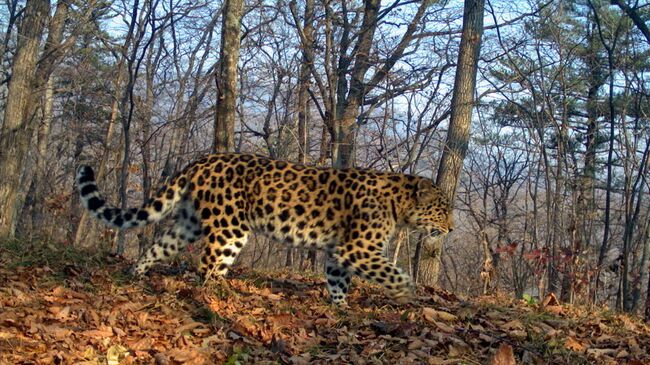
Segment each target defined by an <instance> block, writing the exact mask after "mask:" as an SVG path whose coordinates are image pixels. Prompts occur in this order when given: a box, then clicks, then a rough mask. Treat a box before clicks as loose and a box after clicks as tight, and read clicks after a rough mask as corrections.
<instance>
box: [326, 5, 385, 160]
mask: <svg viewBox="0 0 650 365" xmlns="http://www.w3.org/2000/svg"><path fill="white" fill-rule="evenodd" d="M364 3H365V4H364V12H363V22H362V24H361V29H362V31H361V33H360V35H359V41H358V43H357V45H356V48H357V50H356V57H355V62H354V67H353V68H352V72H351V74H350V91H349V92H348V95H347V97H346V100H345V102H344V103H343V104H344V107H343V108H342V110H341V113H340V115H337V116H336V118H335V124H336V126H335V128H334V130H335V137H336V139H335V140H334V141H332V142H333V143H332V158H333V159H335V160H334V161H333V165H334V167H336V168H345V167H351V166H353V165H354V143H355V139H356V138H355V137H356V132H357V127H358V125H357V117H358V116H359V112H360V111H359V107H360V106H361V104H362V103H363V99H364V96H365V94H366V92H367V90H366V85H365V83H364V78H365V75H366V72H367V71H368V69H369V68H370V50H371V49H372V41H373V38H374V36H375V30H376V29H377V16H378V14H379V7H380V6H381V1H379V0H365V1H364Z"/></svg>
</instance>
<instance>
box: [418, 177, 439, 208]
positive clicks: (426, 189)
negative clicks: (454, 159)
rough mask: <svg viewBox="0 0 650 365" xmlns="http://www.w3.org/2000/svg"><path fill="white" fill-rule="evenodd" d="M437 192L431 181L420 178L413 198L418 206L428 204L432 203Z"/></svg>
mask: <svg viewBox="0 0 650 365" xmlns="http://www.w3.org/2000/svg"><path fill="white" fill-rule="evenodd" d="M437 194H438V191H437V189H436V188H435V187H434V186H433V181H431V180H429V179H426V178H421V179H420V180H419V181H418V183H417V186H416V192H415V198H416V199H417V201H418V204H428V203H430V202H432V201H433V200H434V199H435V197H436V196H437Z"/></svg>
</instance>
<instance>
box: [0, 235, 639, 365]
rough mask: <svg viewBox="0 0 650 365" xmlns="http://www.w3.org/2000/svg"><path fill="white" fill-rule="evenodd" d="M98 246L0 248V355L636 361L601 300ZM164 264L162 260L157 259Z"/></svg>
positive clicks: (629, 334) (623, 319)
mask: <svg viewBox="0 0 650 365" xmlns="http://www.w3.org/2000/svg"><path fill="white" fill-rule="evenodd" d="M127 267H128V264H127V263H124V262H121V261H120V260H115V259H113V258H111V257H110V256H106V255H102V254H99V253H87V252H77V251H74V250H72V249H64V248H57V247H53V246H47V245H44V246H27V247H25V245H19V244H18V243H16V242H14V243H5V244H3V245H2V246H1V247H0V280H1V281H2V284H1V286H0V364H34V363H37V364H72V363H74V364H107V363H108V364H118V363H119V364H151V363H156V364H180V363H185V364H211V363H226V364H237V363H241V364H246V363H254V364H265V363H268V364H310V363H350V362H351V363H356V364H364V363H366V364H382V363H392V364H409V363H415V364H421V363H424V364H486V363H492V364H512V363H513V356H514V359H516V363H526V364H545V363H553V364H581V363H602V364H620V363H623V364H625V363H627V364H635V365H636V364H644V363H645V364H647V363H650V326H648V325H647V324H644V323H642V322H640V321H639V320H638V319H635V318H630V317H627V316H623V315H618V314H615V313H612V312H609V311H604V310H599V311H590V310H586V309H584V308H576V307H571V306H562V305H556V304H558V303H554V302H553V301H552V300H551V302H550V303H548V304H549V305H547V306H543V305H541V304H538V303H526V302H523V301H518V300H512V299H508V298H505V297H480V298H459V297H457V296H455V295H453V294H450V293H446V292H442V291H438V290H434V289H431V288H424V289H423V288H420V290H419V292H418V298H417V301H416V302H413V303H411V304H409V305H405V306H394V305H392V304H391V303H390V301H389V300H387V299H386V298H385V296H384V295H383V293H382V292H381V290H379V289H378V288H377V287H373V286H370V285H368V284H366V283H365V282H361V281H357V282H356V283H355V286H354V289H353V291H352V293H351V296H350V308H349V309H348V310H341V309H337V308H335V307H332V306H331V305H329V304H328V303H327V302H326V301H325V289H324V286H323V285H322V281H323V279H322V278H321V277H320V276H317V275H301V274H296V273H292V272H274V273H267V272H255V271H249V270H241V269H240V270H236V271H235V272H234V273H233V275H232V279H230V280H227V281H220V282H216V283H210V284H209V285H202V284H200V283H199V281H198V280H197V277H196V275H195V274H194V273H193V272H190V271H187V270H184V269H183V267H184V266H183V265H176V266H172V267H166V268H161V269H160V270H159V271H157V272H154V273H153V274H152V276H151V278H150V280H148V281H145V282H131V280H130V279H129V278H128V277H127V276H125V275H124V274H123V273H124V270H125V269H126V268H127ZM163 269H164V270H165V271H166V272H161V270H163Z"/></svg>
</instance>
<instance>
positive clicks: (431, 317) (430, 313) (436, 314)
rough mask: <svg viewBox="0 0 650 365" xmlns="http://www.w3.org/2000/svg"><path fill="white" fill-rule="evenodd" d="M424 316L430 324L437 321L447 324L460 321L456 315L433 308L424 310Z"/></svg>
mask: <svg viewBox="0 0 650 365" xmlns="http://www.w3.org/2000/svg"><path fill="white" fill-rule="evenodd" d="M422 316H424V319H426V320H427V321H429V322H434V321H435V320H441V321H445V322H454V321H456V320H458V317H456V316H455V315H453V314H451V313H448V312H445V311H439V310H435V309H433V308H427V307H425V308H422Z"/></svg>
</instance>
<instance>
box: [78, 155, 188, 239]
mask: <svg viewBox="0 0 650 365" xmlns="http://www.w3.org/2000/svg"><path fill="white" fill-rule="evenodd" d="M186 182H187V179H186V178H184V177H182V176H176V178H174V179H173V180H172V182H171V185H164V186H162V187H161V188H160V190H159V192H158V194H157V195H156V197H155V198H153V199H150V200H149V201H148V202H147V203H145V204H144V205H142V206H141V207H140V208H129V209H126V210H122V209H120V208H117V207H114V206H111V205H109V204H108V203H106V200H105V199H104V197H103V196H102V195H101V194H100V193H99V190H98V189H97V183H96V182H95V173H94V172H93V169H92V168H91V167H90V166H84V165H82V166H79V168H78V169H77V176H76V183H77V189H78V191H79V196H80V198H81V203H82V204H83V206H84V207H85V208H86V209H88V210H89V211H90V213H91V214H92V215H94V216H95V217H96V218H97V219H99V220H100V221H102V222H104V223H105V224H107V225H109V226H113V227H117V228H120V229H125V228H131V227H143V226H146V225H147V224H151V223H154V222H158V221H160V220H161V219H163V218H164V217H165V216H167V215H168V214H169V213H170V212H171V211H172V210H173V208H174V206H175V205H176V203H178V202H179V201H180V200H181V199H182V197H183V195H184V194H185V187H186V184H185V183H186ZM174 185H176V186H174Z"/></svg>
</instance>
